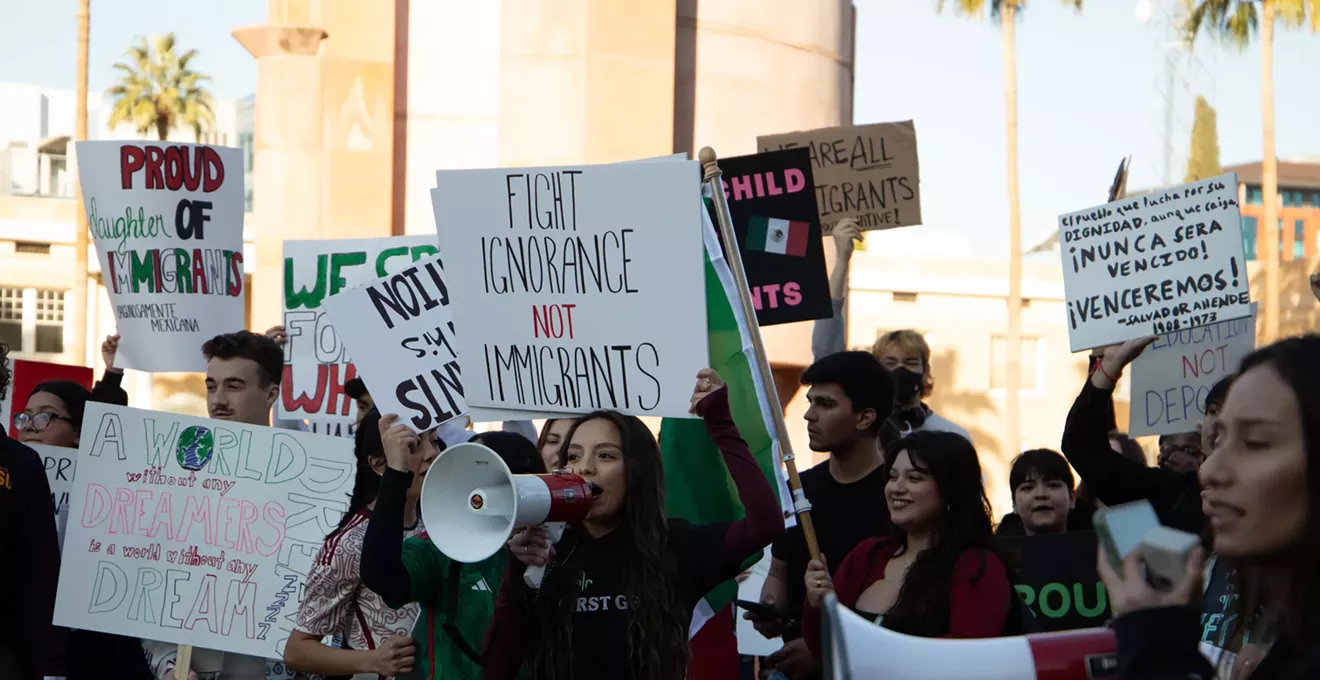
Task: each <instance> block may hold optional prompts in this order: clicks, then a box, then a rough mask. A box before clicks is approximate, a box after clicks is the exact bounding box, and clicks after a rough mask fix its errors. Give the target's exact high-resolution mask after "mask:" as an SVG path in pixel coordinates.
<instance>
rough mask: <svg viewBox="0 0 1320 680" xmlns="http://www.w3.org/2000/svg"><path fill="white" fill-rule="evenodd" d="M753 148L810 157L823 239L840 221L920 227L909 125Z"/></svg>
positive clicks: (857, 128) (853, 128) (820, 134)
mask: <svg viewBox="0 0 1320 680" xmlns="http://www.w3.org/2000/svg"><path fill="white" fill-rule="evenodd" d="M756 146H757V148H758V149H760V150H761V151H777V150H780V149H791V148H796V147H806V149H807V151H808V152H810V154H811V166H812V170H813V173H814V179H815V184H816V207H817V209H818V210H819V211H820V224H821V226H822V227H824V229H825V233H826V234H829V233H831V232H833V231H834V225H835V224H837V223H838V222H839V220H841V219H843V218H845V217H853V218H856V219H857V224H858V226H860V227H861V228H862V229H863V230H872V229H892V228H894V227H907V226H911V225H914V224H921V186H920V185H921V177H920V176H919V174H918V167H917V128H916V126H915V125H913V123H912V121H910V120H908V121H903V122H901V123H877V124H874V125H849V126H844V127H834V128H824V129H820V130H811V131H808V132H790V133H787V134H779V135H765V136H762V137H757V138H756ZM721 166H723V163H721Z"/></svg>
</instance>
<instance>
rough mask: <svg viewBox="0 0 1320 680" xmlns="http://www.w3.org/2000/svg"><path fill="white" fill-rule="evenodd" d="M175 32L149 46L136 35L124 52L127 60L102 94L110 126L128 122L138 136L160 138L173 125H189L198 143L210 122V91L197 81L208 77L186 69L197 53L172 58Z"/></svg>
mask: <svg viewBox="0 0 1320 680" xmlns="http://www.w3.org/2000/svg"><path fill="white" fill-rule="evenodd" d="M175 50H176V43H175V39H174V34H172V33H167V34H165V35H163V36H159V37H157V38H155V40H154V41H151V42H148V40H147V39H146V38H145V37H139V38H138V39H137V43H136V44H134V45H133V46H132V47H130V48H129V49H128V52H127V53H126V56H127V59H125V61H123V62H120V63H117V64H115V65H114V68H115V69H116V70H117V71H119V73H120V75H119V79H118V81H117V82H116V84H115V85H113V86H112V87H110V88H108V89H107V90H106V94H107V95H108V96H110V98H111V99H112V101H113V107H112V108H111V112H110V119H109V121H107V122H108V123H109V125H110V126H111V127H114V126H116V125H119V124H121V123H129V124H131V125H133V126H134V128H136V129H137V131H138V133H139V134H142V135H146V134H147V133H149V132H151V131H153V130H154V131H156V132H157V133H159V134H161V135H163V134H164V133H165V132H167V131H168V130H169V129H171V128H174V127H176V126H178V125H185V126H188V127H191V128H192V130H193V133H194V135H195V136H196V137H197V138H198V139H200V138H201V136H202V134H203V133H204V132H205V131H206V130H207V129H208V128H210V127H211V126H212V125H214V124H215V112H214V110H213V107H214V103H213V100H212V98H211V93H210V91H208V90H207V89H206V88H205V87H204V86H203V85H202V83H204V82H208V81H210V80H211V79H210V77H209V76H207V75H206V74H204V73H201V72H199V71H195V70H193V69H192V68H191V62H192V61H193V60H194V59H196V58H197V54H198V52H197V50H187V51H186V52H183V53H182V54H176V53H175Z"/></svg>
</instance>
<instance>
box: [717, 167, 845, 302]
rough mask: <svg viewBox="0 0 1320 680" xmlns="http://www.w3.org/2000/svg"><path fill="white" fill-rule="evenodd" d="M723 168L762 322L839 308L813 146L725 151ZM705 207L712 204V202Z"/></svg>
mask: <svg viewBox="0 0 1320 680" xmlns="http://www.w3.org/2000/svg"><path fill="white" fill-rule="evenodd" d="M720 170H721V171H723V173H724V196H725V198H726V199H727V200H728V203H729V216H730V217H732V218H733V229H734V232H735V233H736V234H737V236H738V250H739V251H740V253H741V256H742V262H743V268H744V269H745V270H746V272H747V287H748V289H749V292H751V294H752V304H753V305H754V306H755V307H756V322H757V323H758V324H759V325H761V326H771V325H774V324H780V323H792V322H794V321H811V320H812V319H828V318H829V317H830V316H831V315H832V314H833V313H834V308H833V307H832V306H831V305H830V281H829V277H828V276H827V275H826V274H825V248H824V241H823V239H822V235H821V230H820V217H819V216H818V215H817V211H816V193H815V192H814V191H812V186H813V182H812V174H811V155H810V153H809V152H808V151H807V150H806V149H803V148H796V149H786V150H784V151H770V152H766V153H759V154H755V155H751V156H736V157H734V158H721V159H720ZM707 208H708V209H711V210H712V211H713V204H709V205H708V206H707ZM715 219H716V218H715V217H713V216H712V217H711V220H715ZM725 248H726V250H727V246H725Z"/></svg>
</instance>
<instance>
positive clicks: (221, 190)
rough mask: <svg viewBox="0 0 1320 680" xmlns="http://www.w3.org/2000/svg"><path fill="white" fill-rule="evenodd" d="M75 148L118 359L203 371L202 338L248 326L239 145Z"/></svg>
mask: <svg viewBox="0 0 1320 680" xmlns="http://www.w3.org/2000/svg"><path fill="white" fill-rule="evenodd" d="M74 146H75V150H76V154H77V157H78V181H79V184H80V185H81V187H82V194H83V203H84V205H85V207H86V210H87V224H88V228H89V229H90V230H91V237H92V242H93V243H95V244H96V253H97V258H98V259H99V260H100V262H101V276H102V280H103V281H104V282H105V287H106V290H107V291H108V292H109V294H110V304H111V306H112V307H114V310H115V319H116V320H117V322H118V332H119V335H120V337H121V340H120V342H119V354H118V358H117V359H116V362H117V363H118V364H119V365H120V366H122V367H124V368H135V369H137V370H139V371H152V372H162V371H198V372H200V371H205V370H206V361H205V359H203V358H202V352H201V348H202V343H204V342H206V341H207V340H210V339H211V338H213V337H215V336H217V335H220V334H221V333H232V332H234V331H236V330H240V329H242V328H244V327H245V326H246V319H245V311H246V305H245V303H244V298H245V296H246V295H247V285H246V284H245V283H244V278H243V272H244V263H243V210H244V202H243V155H242V151H241V150H239V149H234V148H229V147H219V146H207V145H203V144H181V143H175V142H169V143H165V142H151V141H136V140H135V141H113V142H112V141H97V142H77V143H76V144H75V145H74Z"/></svg>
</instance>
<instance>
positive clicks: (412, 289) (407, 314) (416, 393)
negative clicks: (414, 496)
mask: <svg viewBox="0 0 1320 680" xmlns="http://www.w3.org/2000/svg"><path fill="white" fill-rule="evenodd" d="M445 279H446V277H445V271H444V269H442V268H441V265H440V256H439V255H432V256H430V257H427V258H425V259H422V260H418V261H417V262H415V263H413V264H412V266H410V267H408V268H407V269H404V270H403V271H401V272H398V273H396V274H392V275H389V276H385V277H382V278H380V279H377V280H375V281H372V282H370V283H368V284H366V285H363V286H359V287H357V288H354V289H352V290H346V291H344V292H342V293H340V294H338V295H335V296H333V297H329V298H326V299H325V303H324V304H325V308H326V311H327V312H329V313H330V317H331V319H332V321H333V322H334V323H335V326H336V327H337V328H338V329H339V337H341V338H343V340H344V344H345V345H347V346H348V348H349V349H350V350H352V351H353V353H354V355H355V356H356V357H357V364H358V365H359V366H360V367H361V370H362V379H363V381H364V382H365V383H366V385H367V391H368V392H370V393H371V398H372V400H373V401H375V402H376V409H377V410H378V411H380V412H381V413H396V414H398V415H399V421H400V422H402V423H406V424H408V425H411V426H412V427H413V429H415V430H417V431H418V432H425V431H427V430H429V429H431V428H433V427H436V426H438V425H440V424H442V423H444V422H445V421H448V420H450V419H452V418H455V417H457V416H461V415H463V414H465V413H467V403H466V402H465V401H464V399H463V382H462V380H461V379H460V377H459V366H458V352H457V350H456V349H455V345H456V344H457V342H458V339H457V338H456V337H455V333H454V321H453V317H452V316H451V314H450V310H449V303H450V297H449V286H448V284H447V283H446V282H445Z"/></svg>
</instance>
